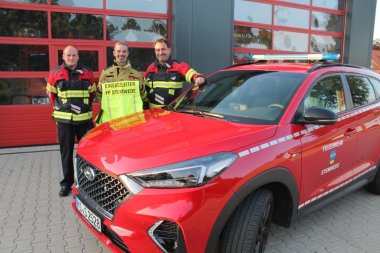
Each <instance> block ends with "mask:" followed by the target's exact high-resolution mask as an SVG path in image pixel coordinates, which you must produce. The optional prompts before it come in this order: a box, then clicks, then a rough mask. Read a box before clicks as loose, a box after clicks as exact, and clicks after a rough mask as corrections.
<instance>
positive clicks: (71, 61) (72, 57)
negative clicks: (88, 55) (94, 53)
mask: <svg viewBox="0 0 380 253" xmlns="http://www.w3.org/2000/svg"><path fill="white" fill-rule="evenodd" d="M62 59H63V61H64V62H65V64H66V66H67V67H68V68H70V69H74V68H75V67H76V66H77V64H78V61H79V55H78V50H77V49H76V48H75V47H70V46H69V47H66V48H65V49H64V50H63V54H62Z"/></svg>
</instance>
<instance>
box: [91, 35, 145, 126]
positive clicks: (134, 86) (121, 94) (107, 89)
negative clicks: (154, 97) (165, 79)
mask: <svg viewBox="0 0 380 253" xmlns="http://www.w3.org/2000/svg"><path fill="white" fill-rule="evenodd" d="M113 55H114V57H115V61H114V64H113V65H112V66H110V67H108V68H106V69H104V70H103V71H102V74H101V75H100V78H99V84H98V90H99V91H100V92H101V109H100V112H99V114H98V116H97V118H96V120H95V121H96V123H97V124H101V123H104V122H107V121H109V120H112V119H116V118H119V117H122V116H125V115H128V114H131V113H135V112H141V111H142V110H143V100H144V99H145V97H146V92H145V90H144V85H143V77H142V75H141V74H140V73H139V72H138V71H136V70H134V69H133V68H132V67H131V64H130V62H129V60H128V55H129V52H128V45H127V43H126V42H116V43H115V46H114V51H113Z"/></svg>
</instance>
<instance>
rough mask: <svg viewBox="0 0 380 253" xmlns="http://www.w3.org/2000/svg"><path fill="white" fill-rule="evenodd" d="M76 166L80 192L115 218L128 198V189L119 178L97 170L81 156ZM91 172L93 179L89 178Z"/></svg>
mask: <svg viewBox="0 0 380 253" xmlns="http://www.w3.org/2000/svg"><path fill="white" fill-rule="evenodd" d="M76 166H77V169H76V172H77V184H78V190H79V191H80V192H81V193H84V194H86V195H87V196H86V197H89V198H90V199H91V200H92V201H93V202H94V203H95V204H97V205H98V206H99V207H101V208H103V209H104V210H105V211H106V212H107V213H109V214H111V215H112V216H113V215H114V214H115V211H116V209H117V207H118V206H119V205H120V203H121V202H122V201H123V200H124V199H125V198H126V197H128V195H129V192H128V190H127V188H126V187H125V186H124V185H123V184H122V183H121V182H120V180H119V179H118V178H117V177H112V176H110V175H108V174H107V173H104V172H103V171H101V170H99V169H97V168H95V167H94V166H92V165H91V164H89V163H88V162H87V161H86V160H84V159H83V158H82V157H80V156H77V161H76ZM89 171H91V172H92V173H93V175H94V178H93V179H92V178H91V176H88V174H91V173H88V172H89ZM86 174H87V176H86ZM108 217H109V216H108ZM109 218H112V217H109Z"/></svg>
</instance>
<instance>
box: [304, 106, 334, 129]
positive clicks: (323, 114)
mask: <svg viewBox="0 0 380 253" xmlns="http://www.w3.org/2000/svg"><path fill="white" fill-rule="evenodd" d="M301 118H302V120H300V121H299V123H302V124H315V125H333V124H335V123H336V122H337V121H338V116H337V114H336V113H335V112H333V111H331V110H329V109H326V108H322V107H317V106H312V107H309V108H307V109H306V110H305V112H304V114H303V117H301Z"/></svg>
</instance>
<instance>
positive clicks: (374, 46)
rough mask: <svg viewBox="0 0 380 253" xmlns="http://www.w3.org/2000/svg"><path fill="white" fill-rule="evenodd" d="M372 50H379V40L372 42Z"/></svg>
mask: <svg viewBox="0 0 380 253" xmlns="http://www.w3.org/2000/svg"><path fill="white" fill-rule="evenodd" d="M372 49H373V50H380V38H377V39H375V40H374V41H373V44H372Z"/></svg>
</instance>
